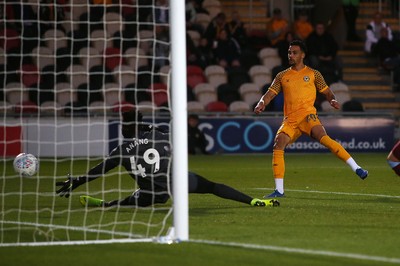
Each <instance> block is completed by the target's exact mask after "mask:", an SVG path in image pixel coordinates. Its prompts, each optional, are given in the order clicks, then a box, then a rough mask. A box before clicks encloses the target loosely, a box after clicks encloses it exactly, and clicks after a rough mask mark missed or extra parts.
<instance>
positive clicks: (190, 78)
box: [186, 74, 207, 89]
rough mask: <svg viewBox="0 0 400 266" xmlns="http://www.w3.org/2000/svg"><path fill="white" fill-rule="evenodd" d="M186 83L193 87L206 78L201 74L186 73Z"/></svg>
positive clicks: (203, 81) (205, 80)
mask: <svg viewBox="0 0 400 266" xmlns="http://www.w3.org/2000/svg"><path fill="white" fill-rule="evenodd" d="M186 78H187V84H188V85H189V87H190V88H192V89H193V88H194V87H196V85H198V84H200V83H206V82H207V79H206V77H205V76H204V75H203V74H201V75H199V74H188V75H187V77H186Z"/></svg>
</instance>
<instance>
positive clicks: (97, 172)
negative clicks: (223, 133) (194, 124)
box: [56, 110, 279, 207]
mask: <svg viewBox="0 0 400 266" xmlns="http://www.w3.org/2000/svg"><path fill="white" fill-rule="evenodd" d="M122 119H123V120H122V135H123V136H124V138H125V141H124V142H123V143H122V144H121V145H119V146H118V147H117V148H115V149H114V150H113V151H112V152H111V153H110V154H109V156H108V157H107V158H106V159H105V160H104V161H103V162H101V163H99V164H98V165H97V166H95V167H93V168H92V169H90V170H89V172H88V173H87V175H84V176H79V177H68V179H67V180H65V181H63V182H57V183H56V185H57V186H59V187H60V188H59V189H58V190H57V194H59V195H60V196H61V197H63V196H64V197H66V198H68V197H69V196H70V194H71V192H72V191H73V190H74V189H76V188H77V187H79V186H80V185H82V184H84V183H86V182H90V181H93V180H95V179H97V178H99V177H101V176H102V175H104V174H105V173H107V172H108V171H110V170H112V169H113V168H115V167H117V166H119V165H122V166H123V167H124V168H125V169H126V171H127V172H128V173H129V174H130V176H131V177H132V178H133V179H134V180H135V181H136V183H137V185H138V187H139V189H137V190H136V191H134V192H133V193H132V194H131V195H129V196H128V197H126V198H124V199H116V200H112V201H109V202H106V201H104V200H103V199H97V198H93V197H90V196H86V195H85V196H80V198H79V200H80V202H81V203H82V205H84V206H90V207H111V206H132V207H146V206H151V205H153V204H156V203H166V202H167V201H168V199H169V198H170V193H169V192H170V188H172V184H171V182H172V178H170V176H169V174H170V173H171V171H170V170H171V168H170V165H171V147H170V143H169V135H168V134H167V133H163V132H162V131H161V130H159V129H157V128H155V127H153V126H152V125H148V124H144V123H143V122H142V114H141V113H140V112H139V111H137V110H132V111H129V112H124V113H123V114H122ZM188 179H189V180H188V187H189V193H197V194H205V193H209V194H214V195H216V196H218V197H221V198H224V199H230V200H234V201H238V202H242V203H245V204H249V205H251V206H257V207H264V206H279V202H278V201H277V200H275V199H273V200H265V199H257V198H252V197H250V196H248V195H246V194H244V193H242V192H240V191H237V190H235V189H234V188H232V187H229V186H227V185H224V184H218V183H215V182H212V181H209V180H207V179H206V178H204V177H202V176H200V175H198V174H195V173H192V172H189V173H188Z"/></svg>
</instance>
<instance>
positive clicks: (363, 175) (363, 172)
mask: <svg viewBox="0 0 400 266" xmlns="http://www.w3.org/2000/svg"><path fill="white" fill-rule="evenodd" d="M356 174H357V175H358V176H359V177H360V178H361V179H363V180H364V179H365V178H367V176H368V171H367V170H364V169H362V168H361V167H360V168H357V170H356Z"/></svg>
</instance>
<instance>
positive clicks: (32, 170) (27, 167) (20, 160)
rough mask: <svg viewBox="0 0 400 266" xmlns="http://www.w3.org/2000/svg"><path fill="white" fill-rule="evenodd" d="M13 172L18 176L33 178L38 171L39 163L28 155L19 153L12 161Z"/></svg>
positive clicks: (32, 156)
mask: <svg viewBox="0 0 400 266" xmlns="http://www.w3.org/2000/svg"><path fill="white" fill-rule="evenodd" d="M14 170H15V172H17V173H18V174H19V175H20V176H25V177H29V176H33V175H35V174H36V173H37V171H38V170H39V161H38V159H37V158H36V157H35V156H34V155H32V154H30V153H20V154H18V155H17V157H15V159H14Z"/></svg>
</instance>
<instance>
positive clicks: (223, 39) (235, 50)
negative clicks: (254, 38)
mask: <svg viewBox="0 0 400 266" xmlns="http://www.w3.org/2000/svg"><path fill="white" fill-rule="evenodd" d="M213 53H214V58H215V60H216V61H217V64H218V65H220V66H222V67H224V68H225V69H227V68H229V67H235V66H240V62H239V56H240V53H241V50H240V45H239V43H238V42H237V41H236V40H235V39H234V38H232V37H230V36H229V35H228V32H227V31H226V30H221V31H220V33H219V35H218V37H217V41H216V45H215V46H214V47H213Z"/></svg>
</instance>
